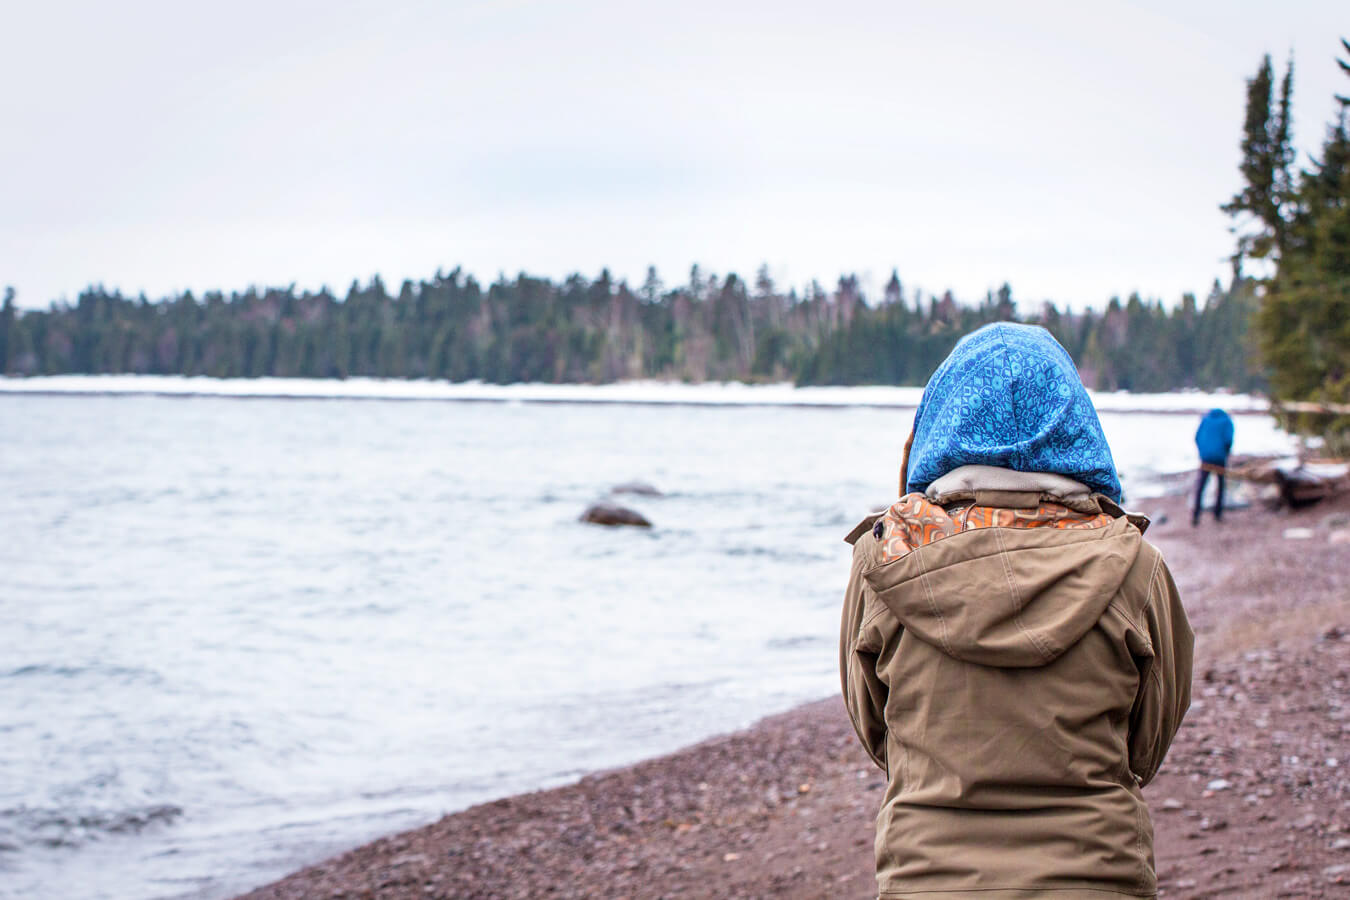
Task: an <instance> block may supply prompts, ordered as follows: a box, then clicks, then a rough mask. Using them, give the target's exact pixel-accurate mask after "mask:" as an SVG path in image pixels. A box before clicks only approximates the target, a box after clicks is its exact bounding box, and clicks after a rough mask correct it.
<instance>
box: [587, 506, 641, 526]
mask: <svg viewBox="0 0 1350 900" xmlns="http://www.w3.org/2000/svg"><path fill="white" fill-rule="evenodd" d="M581 521H583V522H590V523H592V524H594V525H634V526H636V527H638V528H651V527H652V523H651V522H649V521H647V518H646V517H645V516H643V515H642V513H640V512H636V511H635V510H631V509H629V508H628V507H626V506H619V505H617V504H614V503H597V504H595V505H594V506H592V507H590V508H588V509H587V510H586V511H585V512H584V513H582V514H581Z"/></svg>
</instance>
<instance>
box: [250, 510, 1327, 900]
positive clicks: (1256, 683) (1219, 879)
mask: <svg viewBox="0 0 1350 900" xmlns="http://www.w3.org/2000/svg"><path fill="white" fill-rule="evenodd" d="M1139 508H1140V510H1141V511H1143V512H1145V513H1148V514H1150V515H1153V516H1154V517H1155V524H1154V526H1153V527H1152V528H1150V530H1149V532H1148V538H1149V539H1150V540H1152V541H1153V542H1154V543H1155V544H1157V545H1158V546H1159V548H1160V549H1161V550H1162V551H1163V553H1164V556H1165V558H1166V559H1167V561H1168V564H1169V566H1171V568H1172V571H1173V574H1174V576H1175V578H1176V581H1177V584H1178V586H1179V587H1180V589H1181V591H1182V596H1183V599H1184V602H1185V603H1186V607H1187V611H1188V613H1189V615H1190V618H1191V622H1192V625H1193V626H1194V628H1195V631H1196V667H1195V683H1194V686H1193V703H1192V707H1191V711H1190V713H1189V714H1188V715H1187V717H1186V721H1185V723H1184V724H1183V726H1182V728H1181V731H1180V732H1179V733H1178V735H1177V739H1176V741H1175V743H1174V744H1173V746H1172V750H1171V752H1170V754H1169V755H1168V758H1167V761H1166V763H1165V764H1164V766H1163V769H1162V771H1161V772H1160V774H1159V775H1158V777H1157V779H1156V780H1155V781H1154V782H1153V783H1152V784H1150V785H1149V786H1148V787H1147V788H1146V789H1145V792H1144V793H1145V797H1146V798H1147V799H1148V802H1149V805H1150V807H1151V810H1152V814H1153V821H1154V827H1155V833H1156V843H1155V845H1156V852H1157V861H1158V876H1159V883H1160V896H1163V897H1177V898H1182V897H1185V898H1201V897H1205V898H1218V897H1225V898H1227V897H1263V898H1264V897H1346V896H1350V497H1342V498H1339V499H1338V500H1337V501H1335V502H1334V503H1323V504H1320V505H1317V506H1314V507H1311V508H1309V509H1306V510H1303V511H1299V512H1279V513H1272V512H1269V511H1267V510H1265V509H1263V508H1260V507H1259V506H1258V507H1252V508H1250V509H1245V510H1233V511H1230V512H1228V513H1226V515H1225V519H1224V522H1223V523H1222V524H1219V525H1215V523H1214V522H1213V520H1212V518H1210V517H1208V516H1207V517H1206V519H1205V520H1204V522H1203V523H1202V525H1201V527H1200V528H1198V529H1193V528H1192V527H1191V525H1190V521H1189V515H1188V513H1187V511H1186V508H1185V500H1184V499H1183V498H1180V497H1171V498H1165V499H1163V500H1157V501H1149V502H1144V503H1141V504H1139ZM1286 529H1310V530H1311V535H1310V536H1307V537H1301V538H1300V537H1295V536H1290V537H1286V536H1285V533H1286ZM1294 534H1298V532H1295V533H1294ZM844 574H845V573H841V585H840V590H841V596H842V590H843V586H842V579H843V575H844ZM883 781H884V778H883V775H882V773H881V772H880V771H879V770H877V769H876V768H875V767H873V766H872V764H871V763H870V762H869V761H868V760H867V758H866V757H865V756H864V754H863V752H862V750H861V748H860V747H859V746H858V744H857V739H856V738H855V737H854V735H853V731H852V729H851V727H850V726H849V723H848V719H847V716H846V715H845V713H844V709H843V705H842V703H841V702H840V701H839V700H838V698H835V697H830V698H827V699H825V700H821V701H819V702H816V703H811V704H807V705H805V706H801V707H798V708H797V709H795V710H792V711H790V712H788V713H785V714H783V715H779V716H774V717H772V718H769V719H765V720H763V721H762V722H760V723H758V724H756V725H755V726H753V727H751V728H749V729H747V730H745V731H741V732H737V733H735V734H730V735H726V736H723V737H718V738H714V739H712V740H709V741H706V742H704V743H701V744H698V745H695V746H693V747H690V748H688V749H685V750H683V751H680V752H678V753H675V754H672V755H670V756H666V757H661V758H658V759H654V760H649V761H647V762H643V763H640V764H638V765H635V766H632V767H629V768H625V769H620V770H616V771H612V772H605V773H599V774H595V775H591V776H588V777H586V778H583V779H582V780H581V781H580V782H578V783H576V784H574V785H569V786H566V787H562V788H556V789H553V790H549V791H541V792H536V793H531V794H524V795H521V796H518V797H511V798H507V799H503V800H498V801H496V802H493V803H487V804H483V805H481V806H476V807H473V808H471V809H468V810H465V811H463V812H460V813H456V814H454V815H450V816H446V817H445V818H443V819H441V820H440V821H439V822H436V823H435V824H432V825H428V826H426V827H425V828H421V829H416V830H413V831H409V832H405V833H403V834H399V835H395V836H391V837H387V838H383V839H381V840H378V841H375V842H373V843H370V844H367V845H365V846H363V847H358V848H357V849H355V850H352V851H350V852H348V853H345V854H342V855H340V856H337V857H334V858H333V859H330V860H328V861H326V862H323V863H320V864H318V865H315V866H311V867H309V868H306V869H303V870H301V871H299V872H296V873H295V874H293V875H290V876H288V877H287V878H284V879H282V880H281V881H278V882H275V883H273V884H270V885H267V886H265V887H262V888H259V889H257V890H255V891H253V892H251V893H249V894H246V895H244V896H245V897H247V898H249V900H291V898H302V897H303V898H314V897H318V898H335V900H336V898H390V900H392V898H480V897H481V898H487V897H493V898H496V897H521V898H524V897H538V896H556V897H606V898H625V897H626V898H657V897H856V898H865V897H874V896H875V895H876V886H875V883H874V881H873V870H872V834H873V826H872V819H873V816H874V815H875V812H876V808H877V805H878V803H879V801H880V796H881V791H882V787H883Z"/></svg>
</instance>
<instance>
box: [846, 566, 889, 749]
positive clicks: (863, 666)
mask: <svg viewBox="0 0 1350 900" xmlns="http://www.w3.org/2000/svg"><path fill="white" fill-rule="evenodd" d="M865 542H866V539H864V540H863V541H859V542H858V543H857V544H855V545H854V547H853V568H852V572H851V573H850V575H849V579H848V588H847V589H846V590H845V592H844V612H843V618H842V620H841V622H840V626H839V679H840V682H841V684H842V687H843V691H844V705H845V706H846V707H847V708H848V716H849V718H850V719H852V720H853V730H854V731H856V732H857V733H858V740H860V741H862V745H863V749H864V750H866V751H867V755H868V756H870V757H871V758H872V761H873V762H874V763H876V764H877V765H878V766H880V767H881V768H882V769H885V768H886V718H885V710H886V696H887V688H886V685H885V683H884V682H882V680H881V678H880V677H879V674H878V672H877V658H878V656H879V655H880V654H881V650H882V638H881V634H880V632H879V630H878V629H877V628H876V627H875V619H876V618H877V616H876V607H877V605H878V603H879V601H877V599H876V597H875V595H873V594H872V591H871V589H870V588H869V587H868V586H867V582H866V580H865V579H864V578H863V575H862V573H863V570H864V569H865V568H866V562H867V559H868V556H869V555H868V553H867V552H866V549H865V546H864V544H865ZM869 600H870V601H871V602H868V601H869ZM864 626H870V627H864Z"/></svg>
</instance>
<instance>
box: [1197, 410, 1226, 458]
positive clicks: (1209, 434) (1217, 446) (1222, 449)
mask: <svg viewBox="0 0 1350 900" xmlns="http://www.w3.org/2000/svg"><path fill="white" fill-rule="evenodd" d="M1195 447H1196V449H1197V450H1199V451H1200V461H1201V462H1207V463H1210V464H1212V465H1216V466H1223V465H1227V464H1228V453H1229V451H1230V450H1232V449H1233V420H1232V419H1231V418H1229V416H1228V413H1226V412H1224V411H1223V410H1221V409H1211V410H1210V411H1209V412H1207V413H1205V417H1204V418H1203V419H1201V420H1200V427H1199V428H1197V429H1195Z"/></svg>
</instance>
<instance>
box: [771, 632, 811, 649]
mask: <svg viewBox="0 0 1350 900" xmlns="http://www.w3.org/2000/svg"><path fill="white" fill-rule="evenodd" d="M824 643H826V641H825V638H823V637H821V636H820V635H817V634H799V635H796V636H795V637H785V638H770V639H769V640H767V641H765V642H764V646H765V647H768V648H769V649H770V650H796V649H797V648H798V647H815V646H818V645H820V644H824Z"/></svg>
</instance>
